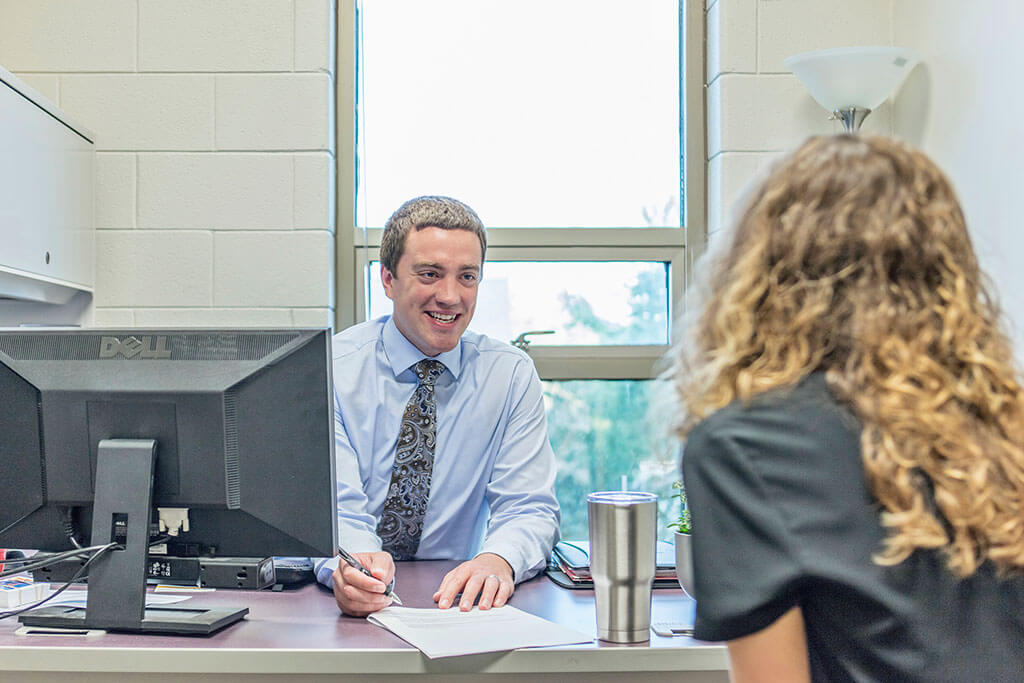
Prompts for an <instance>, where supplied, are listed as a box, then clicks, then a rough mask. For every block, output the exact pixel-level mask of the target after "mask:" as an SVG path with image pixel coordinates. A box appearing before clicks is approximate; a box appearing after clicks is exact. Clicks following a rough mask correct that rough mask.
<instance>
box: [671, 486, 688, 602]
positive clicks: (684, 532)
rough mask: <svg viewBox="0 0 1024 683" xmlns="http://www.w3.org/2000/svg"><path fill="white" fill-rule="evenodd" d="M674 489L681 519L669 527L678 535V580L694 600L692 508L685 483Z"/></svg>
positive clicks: (680, 585)
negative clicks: (687, 502) (687, 500)
mask: <svg viewBox="0 0 1024 683" xmlns="http://www.w3.org/2000/svg"><path fill="white" fill-rule="evenodd" d="M672 488H673V489H675V490H676V494H675V495H674V496H673V498H678V499H679V519H677V520H676V521H674V522H672V523H671V524H669V525H668V527H669V528H670V529H672V530H674V531H675V535H676V539H675V542H676V578H677V579H678V580H679V587H680V588H682V589H683V592H684V593H686V594H687V595H689V596H690V597H691V598H692V597H694V594H693V556H692V554H691V553H692V550H691V542H692V541H693V537H692V533H693V525H692V520H691V517H690V507H689V506H688V505H687V504H686V489H685V488H684V487H683V482H681V481H677V482H675V483H674V484H672Z"/></svg>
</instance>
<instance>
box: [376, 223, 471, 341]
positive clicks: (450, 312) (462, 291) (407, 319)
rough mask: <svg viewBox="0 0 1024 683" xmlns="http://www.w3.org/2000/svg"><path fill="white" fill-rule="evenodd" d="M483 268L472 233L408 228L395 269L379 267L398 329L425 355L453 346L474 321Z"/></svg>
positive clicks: (467, 231)
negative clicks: (393, 270) (393, 308)
mask: <svg viewBox="0 0 1024 683" xmlns="http://www.w3.org/2000/svg"><path fill="white" fill-rule="evenodd" d="M482 268H483V255H482V250H481V247H480V238H479V237H477V235H476V234H474V233H473V232H471V231H469V230H443V229H441V228H435V227H428V228H421V229H419V230H416V229H413V230H410V231H409V234H408V235H406V238H405V248H404V249H403V251H402V256H401V258H400V259H399V260H398V265H397V266H396V267H395V272H393V273H392V272H391V271H390V270H388V269H387V268H384V267H381V273H380V277H381V282H382V283H383V284H384V293H385V294H387V295H388V298H389V299H391V300H392V301H393V302H394V304H395V314H394V319H395V325H396V326H397V327H398V329H399V331H400V332H401V333H402V334H403V335H405V338H406V339H408V340H409V341H410V342H412V344H413V345H414V346H415V347H416V348H418V349H419V350H420V351H422V352H423V353H424V354H426V355H427V356H431V357H433V356H436V355H437V354H439V353H443V352H444V351H450V350H451V349H453V348H455V345H456V344H458V343H459V338H460V337H462V333H463V332H465V331H466V327H467V326H469V321H470V320H472V319H473V311H474V309H475V308H476V293H477V288H478V286H479V284H480V273H481V270H482Z"/></svg>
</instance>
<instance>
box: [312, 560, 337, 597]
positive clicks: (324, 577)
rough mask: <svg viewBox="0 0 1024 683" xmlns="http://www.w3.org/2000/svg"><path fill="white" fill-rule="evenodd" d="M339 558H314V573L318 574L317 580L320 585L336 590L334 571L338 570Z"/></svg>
mask: <svg viewBox="0 0 1024 683" xmlns="http://www.w3.org/2000/svg"><path fill="white" fill-rule="evenodd" d="M338 560H339V558H338V557H337V556H335V557H316V558H313V573H314V574H316V580H317V582H319V583H322V584H323V585H325V586H327V587H328V588H330V589H331V590H334V577H333V574H334V570H335V569H337V568H338Z"/></svg>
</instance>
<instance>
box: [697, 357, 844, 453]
mask: <svg viewBox="0 0 1024 683" xmlns="http://www.w3.org/2000/svg"><path fill="white" fill-rule="evenodd" d="M833 423H839V424H840V425H842V426H843V427H845V428H847V429H853V430H856V429H858V424H857V421H856V419H855V418H853V416H852V414H851V413H850V412H849V411H848V410H847V409H846V408H845V407H844V406H843V405H842V404H840V403H839V401H838V400H837V399H836V397H835V396H834V395H833V393H832V391H831V390H830V389H829V387H828V383H827V381H826V379H825V373H823V372H814V373H811V374H810V375H807V376H806V377H804V378H803V379H801V380H800V381H799V382H797V383H795V384H791V385H787V386H783V387H777V388H774V389H771V390H769V391H765V392H763V393H760V394H757V395H755V396H753V397H752V398H749V399H746V400H743V399H737V400H735V401H733V402H732V403H730V404H729V405H727V406H725V407H723V408H721V409H720V410H717V411H715V412H714V413H712V414H711V415H708V416H707V417H706V418H704V419H703V420H701V421H700V422H699V423H697V425H696V426H694V428H693V430H692V431H691V432H690V435H689V437H688V439H687V441H688V442H689V441H690V440H692V439H694V438H698V439H700V438H705V437H707V436H709V435H728V434H732V433H739V434H741V435H748V436H749V435H750V434H751V432H753V433H756V434H770V433H772V432H776V431H780V430H781V431H784V432H789V431H793V430H794V429H800V430H807V429H810V430H812V431H818V430H820V429H821V428H824V427H827V426H831V425H832V424H833Z"/></svg>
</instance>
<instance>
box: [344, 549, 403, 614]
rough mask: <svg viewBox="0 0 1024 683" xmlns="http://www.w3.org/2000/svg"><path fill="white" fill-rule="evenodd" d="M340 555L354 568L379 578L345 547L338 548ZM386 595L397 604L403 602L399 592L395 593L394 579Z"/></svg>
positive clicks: (385, 592) (372, 577) (386, 590)
mask: <svg viewBox="0 0 1024 683" xmlns="http://www.w3.org/2000/svg"><path fill="white" fill-rule="evenodd" d="M338 557H340V558H341V559H343V560H345V563H346V564H348V566H350V567H353V568H354V569H358V570H359V571H361V572H362V573H364V574H366V575H367V576H369V577H370V578H371V579H376V578H377V577H376V576H374V575H373V574H371V573H370V570H369V569H367V568H366V567H364V566H363V565H362V563H360V562H359V560H357V559H356V558H354V557H352V556H351V555H349V554H348V553H347V552H345V549H344V548H340V547H339V548H338ZM384 595H386V596H388V597H389V598H391V600H392V601H394V603H395V604H397V605H401V604H402V600H401V599H400V598H399V597H398V594H396V593H395V580H394V579H392V580H391V583H389V584H388V587H387V589H385V591H384Z"/></svg>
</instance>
